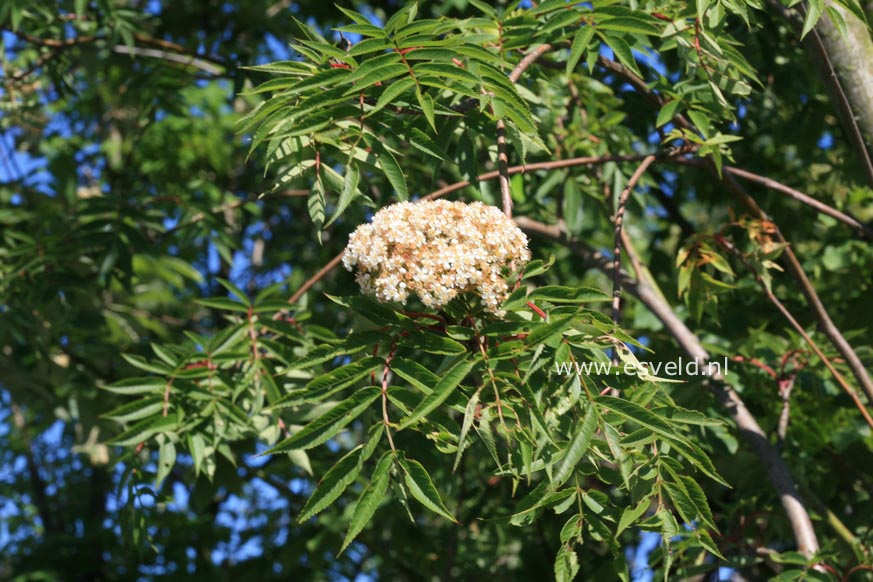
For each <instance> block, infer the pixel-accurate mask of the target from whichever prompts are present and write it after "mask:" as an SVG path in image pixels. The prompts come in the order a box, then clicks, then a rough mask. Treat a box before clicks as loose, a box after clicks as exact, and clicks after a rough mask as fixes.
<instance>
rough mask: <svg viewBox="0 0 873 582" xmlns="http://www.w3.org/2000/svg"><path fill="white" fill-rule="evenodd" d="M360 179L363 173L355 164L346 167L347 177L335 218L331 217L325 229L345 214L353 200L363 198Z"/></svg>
mask: <svg viewBox="0 0 873 582" xmlns="http://www.w3.org/2000/svg"><path fill="white" fill-rule="evenodd" d="M360 177H361V172H360V170H358V166H356V165H354V164H349V165H348V166H346V175H345V177H344V179H343V189H342V192H341V193H340V197H339V201H337V203H336V210H334V212H333V216H331V217H330V220H328V221H327V224H325V225H324V228H327V227H329V226H330V225H331V224H333V222H334V221H335V220H336V219H337V218H339V217H340V215H341V214H342V213H343V212H345V210H346V208H348V207H349V204H350V203H351V202H352V200H354V199H355V198H358V197H359V196H362V194H361V191H360V190H358V181H359V180H360Z"/></svg>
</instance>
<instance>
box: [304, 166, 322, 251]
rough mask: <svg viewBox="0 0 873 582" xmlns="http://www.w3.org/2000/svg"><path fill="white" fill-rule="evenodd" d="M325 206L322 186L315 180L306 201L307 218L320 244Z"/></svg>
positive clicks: (319, 181) (318, 180)
mask: <svg viewBox="0 0 873 582" xmlns="http://www.w3.org/2000/svg"><path fill="white" fill-rule="evenodd" d="M326 205H327V203H326V201H325V198H324V186H323V185H322V182H321V180H320V179H317V180H315V182H314V183H313V184H312V190H311V191H310V193H309V198H308V199H307V205H306V206H307V208H308V210H309V217H310V218H311V219H312V224H313V225H315V230H316V233H317V234H318V241H319V242H321V229H322V228H323V227H324V216H325V206H326Z"/></svg>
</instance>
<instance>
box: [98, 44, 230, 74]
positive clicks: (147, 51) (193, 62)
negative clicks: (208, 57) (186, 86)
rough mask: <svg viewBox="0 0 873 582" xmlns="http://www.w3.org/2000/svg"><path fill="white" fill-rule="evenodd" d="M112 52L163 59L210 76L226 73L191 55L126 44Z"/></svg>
mask: <svg viewBox="0 0 873 582" xmlns="http://www.w3.org/2000/svg"><path fill="white" fill-rule="evenodd" d="M112 50H113V52H116V53H119V54H124V55H131V56H134V57H148V58H154V59H162V60H165V61H169V62H171V63H179V64H180V65H186V66H192V67H194V68H195V69H199V70H201V71H203V72H204V73H208V74H210V75H222V74H223V73H224V69H223V68H222V67H219V66H217V65H214V64H212V63H210V62H207V61H205V60H203V59H201V58H199V57H194V56H190V55H180V54H178V53H172V52H168V51H165V50H160V49H153V48H144V47H138V46H127V45H126V44H117V45H115V46H113V47H112Z"/></svg>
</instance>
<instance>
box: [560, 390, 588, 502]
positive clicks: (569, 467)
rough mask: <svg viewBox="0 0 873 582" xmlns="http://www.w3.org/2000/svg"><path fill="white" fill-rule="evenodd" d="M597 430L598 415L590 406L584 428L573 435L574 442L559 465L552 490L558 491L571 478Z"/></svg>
mask: <svg viewBox="0 0 873 582" xmlns="http://www.w3.org/2000/svg"><path fill="white" fill-rule="evenodd" d="M596 428H597V413H596V411H595V410H594V406H593V405H592V406H589V407H588V411H587V412H586V413H585V418H584V419H583V420H582V426H580V427H579V430H578V431H576V434H575V435H573V440H571V441H570V444H569V446H567V448H566V452H565V453H564V456H563V458H562V459H561V462H560V463H558V466H557V468H556V469H555V472H554V474H553V475H552V489H553V490H554V489H558V488H559V487H560V486H561V485H563V484H564V482H565V481H566V480H567V479H569V478H570V475H572V474H573V471H574V470H575V469H576V466H577V465H578V464H579V462H580V461H581V460H582V457H584V456H585V453H586V452H588V446H589V445H590V444H591V438H592V437H593V436H594V430H595V429H596Z"/></svg>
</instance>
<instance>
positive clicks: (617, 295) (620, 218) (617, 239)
mask: <svg viewBox="0 0 873 582" xmlns="http://www.w3.org/2000/svg"><path fill="white" fill-rule="evenodd" d="M655 159H656V156H654V155H650V156H647V157H645V158H644V159H643V161H642V163H641V164H640V165H639V166H638V167H637V169H636V171H634V173H633V174H632V175H631V177H630V180H628V181H627V186H625V188H624V190H622V191H621V195H619V197H618V205H617V207H616V210H615V220H614V223H615V234H614V244H615V247H614V248H613V254H612V325H613V331H615V328H617V327H618V317H619V311H620V310H621V277H620V273H621V246H622V245H621V242H622V236H621V235H622V230H621V228H622V223H623V222H624V209H625V206H627V199H628V197H629V196H630V193H631V191H632V190H633V189H634V188H635V187H636V185H637V182H639V181H640V179H641V178H642V177H643V174H645V173H646V170H648V169H649V166H651V165H652V164H653V163H654V162H655ZM612 365H613V366H618V350H616V349H613V350H612Z"/></svg>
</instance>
